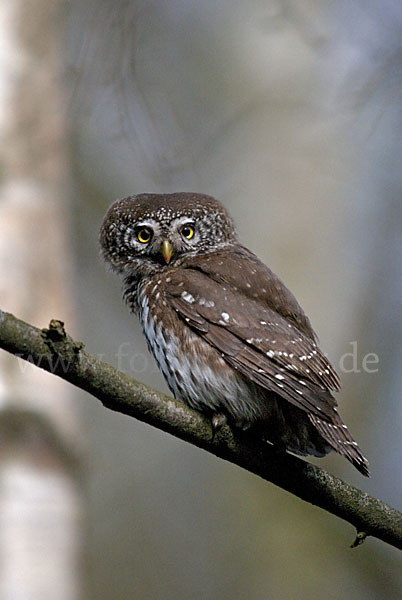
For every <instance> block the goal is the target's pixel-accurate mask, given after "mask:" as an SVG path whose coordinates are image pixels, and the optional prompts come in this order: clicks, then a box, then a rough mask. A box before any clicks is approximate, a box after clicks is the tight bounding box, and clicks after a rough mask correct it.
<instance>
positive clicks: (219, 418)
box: [211, 413, 228, 440]
mask: <svg viewBox="0 0 402 600" xmlns="http://www.w3.org/2000/svg"><path fill="white" fill-rule="evenodd" d="M227 422H228V420H227V418H226V415H224V414H223V413H215V414H214V415H213V417H212V419H211V425H212V440H213V439H214V438H215V435H216V434H217V433H218V431H219V430H220V429H222V427H223V426H224V425H226V423H227Z"/></svg>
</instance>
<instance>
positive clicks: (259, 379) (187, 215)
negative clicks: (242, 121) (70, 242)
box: [101, 193, 368, 475]
mask: <svg viewBox="0 0 402 600" xmlns="http://www.w3.org/2000/svg"><path fill="white" fill-rule="evenodd" d="M101 245H102V248H103V253H104V256H105V259H106V260H107V261H108V262H109V263H110V264H111V266H112V267H113V268H114V270H116V271H118V272H119V273H121V274H122V275H123V276H124V281H125V297H126V299H127V301H128V303H129V305H130V307H131V308H132V310H133V311H135V312H138V313H139V316H140V319H141V322H142V325H143V329H144V333H145V335H146V338H147V341H148V345H149V348H150V350H151V352H152V353H153V354H154V356H155V358H156V360H157V362H158V364H159V366H160V368H161V370H162V372H163V374H164V376H165V378H166V380H167V383H168V385H169V387H170V389H171V390H172V393H173V394H174V395H175V397H177V398H179V399H181V400H183V401H184V402H186V403H187V404H189V405H190V406H192V407H194V408H196V409H198V410H201V411H202V412H204V413H206V414H208V415H210V417H211V418H212V420H213V423H215V424H219V423H221V422H222V421H223V420H224V419H228V420H229V422H230V423H231V424H232V425H234V426H236V427H240V428H242V429H249V430H250V431H251V432H253V431H255V432H256V434H258V435H262V436H263V437H264V438H265V439H267V440H268V441H270V442H272V443H274V444H276V445H278V447H280V448H285V449H288V450H291V451H293V452H296V453H299V454H314V455H317V456H323V455H324V454H326V453H327V452H329V451H330V450H336V451H337V452H338V453H339V454H342V455H343V456H345V457H346V458H347V459H348V460H350V461H351V462H352V463H353V464H354V465H355V466H356V467H357V468H358V469H359V470H360V471H361V472H362V473H363V474H364V475H368V469H367V464H368V463H367V460H366V459H365V458H364V456H363V455H362V453H361V451H360V449H359V447H358V445H357V443H356V442H355V441H354V440H353V438H352V437H351V435H350V433H349V431H348V428H347V427H346V425H345V424H344V423H343V421H342V419H341V418H340V416H339V414H338V412H337V409H336V406H337V403H336V400H335V398H334V397H333V395H332V392H336V391H338V390H339V379H338V376H337V374H336V372H335V371H334V369H333V367H332V366H331V364H330V363H329V361H328V359H327V358H326V357H325V355H324V354H323V353H322V352H321V350H320V349H319V347H318V345H317V338H316V336H315V333H314V331H313V329H312V327H311V325H310V321H309V320H308V318H307V317H306V315H305V314H304V312H303V310H302V309H301V307H300V306H299V304H298V303H297V301H296V299H295V297H294V296H293V294H292V293H291V292H290V291H289V290H288V289H287V288H286V287H285V286H284V284H283V283H282V282H281V281H280V279H279V278H278V277H277V276H276V275H275V274H274V273H272V271H271V270H270V269H268V267H266V266H265V265H264V264H263V263H262V262H261V261H260V260H259V259H258V258H257V257H256V256H255V255H254V254H252V252H250V251H249V250H247V249H246V248H244V247H243V246H242V245H241V244H240V243H239V242H238V241H237V238H236V235H235V232H234V228H233V223H232V221H231V219H230V217H229V215H228V214H227V212H226V210H225V208H224V207H223V206H222V205H221V204H220V203H219V202H218V201H217V200H215V199H214V198H211V197H209V196H203V195H201V194H187V193H180V194H166V195H158V194H142V195H140V196H132V197H129V198H126V199H124V200H121V201H118V202H116V203H115V204H113V205H112V207H111V208H110V209H109V211H108V213H107V215H106V217H105V221H104V223H103V226H102V230H101Z"/></svg>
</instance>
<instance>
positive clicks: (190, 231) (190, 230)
mask: <svg viewBox="0 0 402 600" xmlns="http://www.w3.org/2000/svg"><path fill="white" fill-rule="evenodd" d="M180 233H181V234H182V236H183V237H184V238H186V240H191V238H192V237H193V236H194V227H192V226H191V225H183V227H182V228H181V230H180Z"/></svg>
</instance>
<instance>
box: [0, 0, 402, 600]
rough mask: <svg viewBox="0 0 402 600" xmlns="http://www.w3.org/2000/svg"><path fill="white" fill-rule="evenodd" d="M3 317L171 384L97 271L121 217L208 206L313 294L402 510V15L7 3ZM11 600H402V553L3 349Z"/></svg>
mask: <svg viewBox="0 0 402 600" xmlns="http://www.w3.org/2000/svg"><path fill="white" fill-rule="evenodd" d="M0 28H1V32H0V33H1V35H0V135H1V137H2V143H1V149H0V164H1V170H0V186H1V194H0V268H1V271H0V306H1V308H2V309H5V310H9V311H11V312H14V313H16V314H17V316H19V317H22V318H24V319H26V320H30V321H31V322H33V323H34V324H35V325H37V326H40V327H45V326H46V325H47V323H48V321H49V319H50V318H60V319H63V320H65V322H66V327H67V330H68V331H69V332H70V333H71V334H72V335H73V336H75V337H76V338H78V339H82V340H83V341H85V343H86V347H87V350H88V351H89V352H92V353H94V354H96V355H98V356H100V357H101V358H103V359H104V360H107V361H109V362H111V363H112V364H114V365H115V366H117V367H119V368H120V369H122V370H124V371H126V372H127V373H130V374H131V375H132V376H134V377H135V378H137V379H139V380H141V381H143V382H145V383H147V384H150V385H152V386H154V387H156V388H157V389H160V390H163V391H166V386H165V384H164V382H163V379H162V377H161V375H160V374H159V373H158V371H157V368H156V366H155V364H154V362H153V360H152V359H151V358H150V356H149V355H148V353H147V350H146V345H145V343H144V340H143V337H142V334H141V331H140V328H139V326H138V323H137V322H136V320H135V318H134V317H133V316H132V315H130V314H129V313H128V311H127V309H126V307H125V306H124V305H123V304H122V302H121V292H120V282H119V281H118V280H117V278H115V277H114V276H112V275H111V274H110V273H107V272H106V271H105V269H104V266H103V265H102V263H101V260H100V258H99V250H98V241H97V237H98V230H99V227H100V224H101V221H102V218H103V215H104V213H105V211H106V209H107V207H108V206H109V205H110V204H111V202H112V201H114V200H115V199H116V198H119V197H123V196H126V195H129V194H135V193H140V192H173V191H197V192H204V193H207V194H211V195H213V196H216V197H218V198H219V199H220V200H222V201H223V203H224V204H225V206H226V207H227V208H228V209H229V211H230V212H231V214H232V215H233V217H234V219H235V222H236V223H237V226H238V232H239V236H240V238H241V240H242V241H243V242H244V243H245V244H246V245H247V246H248V247H250V248H251V249H252V250H253V251H255V252H256V253H257V254H258V255H259V256H260V257H261V258H262V259H263V260H264V261H265V262H266V263H267V264H268V265H269V266H270V267H271V268H272V269H273V270H274V271H275V272H277V273H278V274H279V275H280V276H281V278H282V279H283V280H284V281H285V282H286V284H287V285H288V287H290V289H291V290H292V291H293V292H294V293H295V295H296V296H297V298H298V300H299V301H300V303H301V304H302V306H303V307H304V309H305V310H306V312H307V314H308V315H309V316H310V318H311V320H312V323H313V326H314V328H315V329H316V331H317V333H318V335H319V337H320V341H321V346H322V348H323V349H324V350H326V351H328V354H329V357H330V359H331V360H332V362H333V363H334V365H335V366H336V368H337V369H338V371H339V372H340V375H341V379H342V384H343V391H342V393H341V395H340V397H339V402H340V405H341V413H342V416H343V417H344V419H345V421H346V422H347V423H348V425H349V426H350V429H351V431H352V432H353V434H354V435H355V437H356V439H357V440H358V441H359V443H360V445H361V448H362V449H363V450H364V452H365V454H366V455H367V456H368V458H369V460H370V463H371V471H372V477H371V479H370V480H363V478H362V477H361V476H360V475H359V473H358V472H357V471H355V470H354V469H353V468H352V467H351V465H350V464H348V463H347V462H346V461H345V460H342V459H341V458H340V457H339V456H330V457H328V458H326V459H323V460H322V461H319V464H320V465H322V466H323V467H324V468H326V469H328V470H330V471H331V472H333V473H335V474H337V475H339V476H341V477H344V478H346V479H347V480H348V481H350V482H351V483H353V484H355V485H357V486H358V487H361V488H362V489H364V490H366V491H368V492H369V493H371V494H373V495H375V496H378V497H380V498H382V499H383V500H385V501H386V502H388V503H390V504H392V505H394V506H395V507H397V508H401V500H400V499H401V495H402V466H401V459H400V457H401V452H402V441H401V440H402V436H401V427H402V424H401V421H402V419H401V417H402V408H401V404H400V401H399V397H400V389H401V387H402V380H401V372H402V369H401V366H402V365H401V356H402V352H401V343H400V339H401V335H400V326H401V320H400V318H401V314H402V306H401V304H402V302H401V298H402V278H401V267H400V265H401V260H402V237H401V223H402V219H401V194H402V165H401V155H402V153H401V151H402V148H401V145H402V142H401V140H402V119H401V112H402V110H401V106H402V7H401V4H400V3H399V2H397V1H396V0H381V1H380V0H365V1H364V2H353V3H352V2H346V1H343V0H338V1H337V2H336V3H335V2H331V1H329V0H321V1H318V0H310V1H308V2H303V3H300V2H297V1H296V0H278V1H275V0H251V1H249V2H247V3H245V2H233V1H232V2H229V1H227V0H221V1H220V2H213V1H212V0H203V1H200V0H198V1H196V0H170V1H169V2H165V1H162V0H154V1H148V2H146V1H144V0H138V1H137V0H84V1H80V2H79V1H78V0H71V1H70V2H65V1H63V0H58V1H54V0H52V1H51V0H40V1H38V0H37V1H36V2H33V1H32V0H2V3H1V5H0ZM0 361H1V362H0V401H1V408H2V412H1V413H0V430H1V441H0V482H1V485H0V553H1V554H0V592H1V597H2V598H4V599H5V600H9V599H12V600H14V598H29V599H31V598H33V599H35V600H36V598H38V599H41V600H42V599H47V598H52V600H53V598H58V599H64V598H65V599H66V600H70V599H71V598H74V599H75V598H83V599H87V598H88V599H95V598H96V599H97V600H115V599H116V598H118V599H125V598H138V599H139V600H153V599H158V600H159V599H167V600H170V599H171V600H185V599H187V598H197V599H205V600H207V599H216V600H226V599H229V598H230V599H233V598H235V599H243V598H247V600H266V599H267V598H276V599H281V600H282V599H291V598H295V597H298V598H302V599H304V598H306V599H307V598H308V599H315V598H316V599H321V598H323V597H325V598H329V599H336V598H339V597H344V598H353V599H359V598H362V599H363V598H364V599H365V600H366V599H367V598H370V599H377V598H378V599H380V598H381V599H383V598H385V597H386V598H388V599H391V600H392V599H397V598H400V597H401V594H402V569H401V555H400V553H399V552H398V551H397V550H396V549H394V548H391V547H388V546H387V545H385V544H383V543H382V542H379V541H377V540H373V539H369V540H368V541H367V542H366V543H365V544H364V545H363V546H362V547H360V548H358V549H356V550H350V549H349V548H348V546H349V545H350V543H351V542H352V541H353V539H354V534H355V532H354V530H353V529H352V527H351V526H350V525H348V524H346V523H344V522H343V521H340V520H339V519H336V518H335V517H332V516H331V515H329V514H327V513H324V512H323V511H320V510H319V509H317V508H314V507H312V506H309V505H307V504H304V503H303V502H302V501H301V500H299V499H298V498H295V497H293V496H290V495H288V494H286V493H285V492H283V491H281V490H279V489H276V488H274V487H273V486H271V485H269V484H267V483H266V482H263V481H261V480H259V479H257V478H256V477H254V476H251V475H250V474H248V473H246V472H243V471H241V470H240V469H239V468H236V467H234V466H232V465H229V464H226V463H224V462H222V461H219V460H218V459H216V458H214V457H213V456H210V455H208V454H207V453H204V452H202V451H200V450H198V449H196V448H193V447H191V446H190V445H187V444H185V443H184V442H181V441H178V440H176V439H174V438H172V437H170V436H168V435H166V434H164V433H162V432H160V431H158V430H154V429H152V428H150V427H149V426H146V425H143V424H141V423H138V422H136V421H134V420H133V419H130V418H128V417H124V416H122V415H119V414H114V413H111V412H108V411H106V410H105V409H103V408H102V407H101V406H100V404H99V403H98V402H97V401H96V400H94V399H91V398H90V397H88V396H86V395H85V394H83V393H79V392H76V391H74V390H73V389H72V388H71V387H69V386H68V384H65V383H64V382H57V381H56V380H55V378H52V377H51V376H50V375H47V374H42V373H40V372H39V371H38V369H35V368H34V367H32V368H29V365H28V366H26V368H25V369H23V368H22V367H21V364H20V362H21V361H17V360H16V359H15V358H13V357H8V356H6V355H5V354H4V353H2V354H1V356H0Z"/></svg>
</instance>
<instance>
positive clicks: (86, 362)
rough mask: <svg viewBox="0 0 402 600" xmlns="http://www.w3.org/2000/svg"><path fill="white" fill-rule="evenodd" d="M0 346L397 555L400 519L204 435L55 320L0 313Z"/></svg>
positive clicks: (241, 445)
mask: <svg viewBox="0 0 402 600" xmlns="http://www.w3.org/2000/svg"><path fill="white" fill-rule="evenodd" d="M0 347H1V348H3V349H4V350H7V351H8V352H10V353H12V354H14V355H16V356H18V357H20V358H23V359H25V360H27V361H29V362H31V363H33V364H35V365H36V366H38V367H40V368H42V369H45V370H46V371H49V372H50V373H53V374H55V375H58V376H59V377H61V378H63V379H65V380H66V381H69V382H70V383H72V384H73V385H75V386H77V387H79V388H81V389H83V390H86V391H87V392H89V393H90V394H92V395H93V396H95V397H96V398H98V399H99V400H100V401H101V402H102V404H103V405H104V406H106V407H107V408H110V409H111V410H115V411H117V412H121V413H123V414H126V415H130V416H132V417H136V418H137V419H139V420H140V421H144V422H145V423H148V424H149V425H153V426H154V427H158V428H159V429H162V430H163V431H166V432H168V433H171V434H173V435H175V436H176V437H178V438H180V439H182V440H185V441H187V442H190V443H191V444H194V445H195V446H198V447H199V448H203V449H204V450H207V451H208V452H211V453H212V454H215V455H216V456H219V457H220V458H223V459H225V460H227V461H230V462H232V463H234V464H236V465H239V466H240V467H243V468H244V469H247V470H248V471H250V472H251V473H254V474H256V475H259V476H260V477H262V478H263V479H266V480H267V481H270V482H272V483H274V484H275V485H277V486H279V487H281V488H283V489H284V490H287V491H288V492H291V493H292V494H295V495H296V496H298V497H299V498H301V499H303V500H305V501H306V502H311V503H312V504H315V505H316V506H319V507H321V508H323V509H325V510H327V511H328V512H330V513H332V514H334V515H336V516H338V517H340V518H342V519H344V520H345V521H348V522H349V523H351V524H352V525H353V526H354V527H355V528H356V531H357V537H356V540H355V542H354V543H353V544H352V546H357V545H359V543H361V542H362V541H363V540H364V539H365V537H366V536H374V537H377V538H379V539H381V540H383V541H384V542H387V543H388V544H391V545H393V546H395V547H396V548H399V549H401V550H402V514H401V513H400V512H398V511H397V510H395V509H394V508H391V507H390V506H388V505H387V504H385V503H384V502H382V501H381V500H378V499H377V498H373V497H371V496H369V495H368V494H366V493H365V492H362V491H361V490H359V489H357V488H355V487H353V486H351V485H350V484H348V483H346V482H345V481H342V480H341V479H338V478H337V477H334V476H333V475H331V474H330V473H327V472H326V471H324V470H323V469H320V468H319V467H316V466H315V465H312V464H310V463H307V462H305V461H303V460H301V459H299V458H296V457H294V456H292V455H290V454H280V453H278V452H276V451H274V450H273V449H272V448H271V447H270V446H269V445H268V444H263V443H262V442H259V441H254V440H250V439H249V438H248V437H247V436H245V435H244V434H239V433H237V432H233V431H232V430H231V429H230V428H229V427H227V426H224V427H222V429H221V430H220V431H219V432H218V433H216V435H215V436H213V435H212V429H211V424H210V422H209V421H208V420H207V419H206V418H205V417H203V416H202V415H201V414H200V413H198V412H196V411H194V410H191V409H190V408H188V407H187V406H186V405H184V404H183V403H181V402H179V401H178V400H174V399H173V398H170V397H168V396H165V395H164V394H161V393H160V392H156V391H154V390H152V389H150V388H149V387H147V386H145V385H143V384H142V383H139V382H137V381H135V380H134V379H131V378H130V377H128V376H127V375H125V374H124V373H121V372H120V371H117V370H116V369H114V368H113V367H112V366H110V365H108V364H106V363H104V362H102V361H100V360H98V359H97V358H95V357H93V356H90V355H89V354H87V353H86V352H84V350H83V347H84V346H83V344H82V343H81V342H75V341H74V340H72V339H71V338H70V337H69V336H68V335H67V334H66V333H65V330H64V325H63V323H62V322H61V321H55V320H54V321H51V322H50V325H49V329H42V330H41V329H37V328H36V327H33V326H32V325H29V324H28V323H25V322H24V321H21V320H19V319H17V318H16V317H14V316H13V315H11V314H9V313H5V312H3V311H1V310H0Z"/></svg>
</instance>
